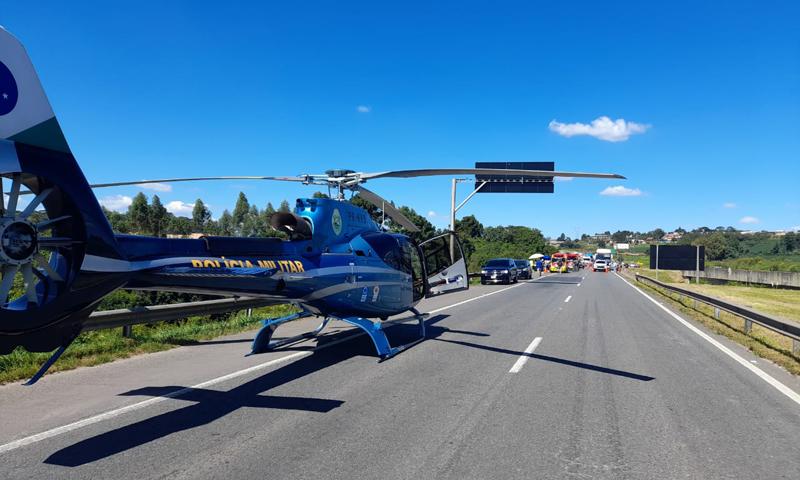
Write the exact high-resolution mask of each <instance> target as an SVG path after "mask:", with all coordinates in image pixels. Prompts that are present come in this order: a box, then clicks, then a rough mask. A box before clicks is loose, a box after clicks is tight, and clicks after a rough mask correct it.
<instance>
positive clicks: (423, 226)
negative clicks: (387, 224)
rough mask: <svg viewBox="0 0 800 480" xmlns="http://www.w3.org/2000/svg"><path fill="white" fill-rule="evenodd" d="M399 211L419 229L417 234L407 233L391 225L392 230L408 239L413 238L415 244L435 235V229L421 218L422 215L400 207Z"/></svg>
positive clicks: (408, 208) (411, 209) (425, 219)
mask: <svg viewBox="0 0 800 480" xmlns="http://www.w3.org/2000/svg"><path fill="white" fill-rule="evenodd" d="M399 210H400V211H401V212H402V213H403V215H405V216H406V218H408V219H409V220H411V223H413V224H414V225H415V226H416V227H417V228H419V231H418V232H409V231H407V230H406V229H404V228H402V227H400V226H399V225H395V224H394V223H393V224H392V227H393V228H392V230H397V231H399V232H401V233H403V234H405V235H408V236H409V237H411V238H413V239H414V240H416V241H417V242H422V241H425V240H427V239H429V238H431V237H433V236H434V235H436V227H434V226H433V224H432V223H431V222H429V221H428V219H427V218H425V217H423V216H422V215H420V214H418V213H417V212H416V211H415V210H414V209H413V208H411V207H406V206H402V207H400V208H399Z"/></svg>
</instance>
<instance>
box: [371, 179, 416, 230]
mask: <svg viewBox="0 0 800 480" xmlns="http://www.w3.org/2000/svg"><path fill="white" fill-rule="evenodd" d="M358 196H359V197H361V198H363V199H364V200H366V201H368V202H369V203H371V204H373V205H375V206H376V207H378V208H380V209H381V210H383V211H384V212H385V213H386V216H387V217H389V218H391V219H392V220H394V221H395V222H397V223H398V224H399V225H400V226H402V227H403V228H405V229H406V230H408V231H409V232H419V228H417V226H416V225H414V222H412V221H411V220H409V219H408V217H406V216H405V215H403V212H401V211H400V210H398V209H397V208H395V206H394V205H392V204H391V203H390V202H389V200H386V199H385V198H383V197H381V196H380V195H378V194H377V193H375V192H373V191H372V190H367V189H366V188H364V187H361V186H359V187H358Z"/></svg>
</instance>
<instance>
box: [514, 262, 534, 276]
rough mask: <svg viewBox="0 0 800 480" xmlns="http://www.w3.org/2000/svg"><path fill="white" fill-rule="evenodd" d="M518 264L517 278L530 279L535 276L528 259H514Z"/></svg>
mask: <svg viewBox="0 0 800 480" xmlns="http://www.w3.org/2000/svg"><path fill="white" fill-rule="evenodd" d="M514 262H516V264H517V278H521V279H528V280H530V279H531V278H533V270H532V269H531V263H530V262H529V261H527V260H514Z"/></svg>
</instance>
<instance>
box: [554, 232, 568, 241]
mask: <svg viewBox="0 0 800 480" xmlns="http://www.w3.org/2000/svg"><path fill="white" fill-rule="evenodd" d="M556 240H558V241H559V242H564V241H566V240H567V236H566V235H565V234H564V233H562V234H561V235H559V236H558V238H557V239H556Z"/></svg>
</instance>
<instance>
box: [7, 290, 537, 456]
mask: <svg viewBox="0 0 800 480" xmlns="http://www.w3.org/2000/svg"><path fill="white" fill-rule="evenodd" d="M542 278H544V277H542ZM526 283H527V282H526ZM522 285H525V283H518V284H516V285H511V286H509V287H506V288H503V289H500V290H495V291H493V292H489V293H485V294H483V295H479V296H477V297H474V298H469V299H467V300H463V301H461V302H457V303H454V304H452V305H447V306H444V307H440V308H437V309H435V310H431V311H430V312H428V313H437V312H441V311H444V310H447V309H449V308H454V307H458V306H460V305H464V304H465V303H469V302H472V301H475V300H479V299H481V298H485V297H489V296H492V295H495V294H497V293H500V292H505V291H507V290H510V289H512V288H515V287H519V286H522ZM362 335H365V334H364V333H363V332H359V333H356V334H354V335H350V336H347V337H344V338H340V339H338V340H334V341H332V342H330V343H326V344H324V345H320V346H317V347H315V348H314V349H313V350H309V351H305V352H295V353H292V354H289V355H286V356H283V357H279V358H275V359H272V360H270V361H268V362H264V363H259V364H258V365H253V366H252V367H247V368H245V369H242V370H237V371H235V372H231V373H228V374H226V375H222V376H220V377H216V378H212V379H211V380H206V381H205V382H201V383H198V384H197V385H192V386H190V387H186V388H181V389H179V390H175V391H174V392H170V393H167V394H164V395H162V396H160V397H156V398H149V399H147V400H142V401H141V402H138V403H134V404H131V405H126V406H124V407H119V408H116V409H114V410H109V411H107V412H103V413H99V414H97V415H93V416H91V417H87V418H84V419H82V420H78V421H76V422H72V423H69V424H67V425H62V426H60V427H55V428H51V429H50V430H45V431H44V432H40V433H36V434H33V435H29V436H27V437H24V438H20V439H18V440H12V441H11V442H8V443H5V444H3V445H0V455H2V454H3V453H6V452H10V451H12V450H16V449H18V448H21V447H24V446H27V445H31V444H34V443H37V442H40V441H42V440H47V439H49V438H53V437H56V436H58V435H62V434H64V433H69V432H72V431H74V430H78V429H80V428H83V427H88V426H89V425H94V424H95V423H100V422H102V421H105V420H110V419H112V418H116V417H118V416H120V415H124V414H126V413H130V412H135V411H137V410H141V409H143V408H146V407H149V406H151V405H156V404H158V403H161V402H164V401H167V400H169V399H171V398H177V397H180V396H181V395H184V394H186V393H188V392H190V391H192V390H193V389H198V388H207V387H210V386H213V385H217V384H219V383H223V382H226V381H228V380H232V379H234V378H238V377H242V376H244V375H247V374H249V373H253V372H256V371H258V370H262V369H265V368H268V367H271V366H273V365H277V364H279V363H284V362H288V361H290V360H295V359H300V358H302V357H306V356H308V355H311V354H313V353H314V352H316V351H319V350H322V349H325V348H328V347H332V346H334V345H338V344H340V343H343V342H346V341H348V340H352V339H354V338H356V337H360V336H362Z"/></svg>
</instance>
